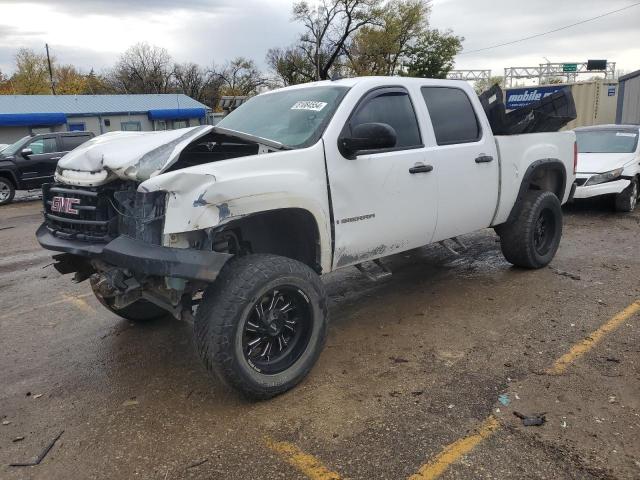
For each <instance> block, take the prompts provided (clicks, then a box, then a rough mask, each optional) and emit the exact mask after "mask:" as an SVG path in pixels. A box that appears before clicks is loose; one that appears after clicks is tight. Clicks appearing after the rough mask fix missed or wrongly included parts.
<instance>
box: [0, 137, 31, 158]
mask: <svg viewBox="0 0 640 480" xmlns="http://www.w3.org/2000/svg"><path fill="white" fill-rule="evenodd" d="M29 138H30V137H22V138H21V139H20V140H18V141H17V142H15V143H12V144H11V145H9V146H8V147H5V148H3V149H0V150H1V151H0V153H1V154H2V155H6V156H10V155H15V154H16V153H18V150H20V148H21V147H22V145H23V144H24V142H25V141H26V140H27V139H29Z"/></svg>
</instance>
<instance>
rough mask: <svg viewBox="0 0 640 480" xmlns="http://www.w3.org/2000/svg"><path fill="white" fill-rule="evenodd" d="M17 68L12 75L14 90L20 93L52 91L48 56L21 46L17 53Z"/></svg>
mask: <svg viewBox="0 0 640 480" xmlns="http://www.w3.org/2000/svg"><path fill="white" fill-rule="evenodd" d="M15 61H16V70H15V73H14V74H13V76H12V77H11V83H12V85H13V90H14V91H15V93H16V94H19V95H38V94H47V93H51V85H50V83H49V68H48V66H47V57H46V55H44V54H37V53H36V52H34V51H33V50H31V49H30V48H21V49H19V50H18V52H17V53H16V57H15Z"/></svg>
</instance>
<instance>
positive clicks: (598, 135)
mask: <svg viewBox="0 0 640 480" xmlns="http://www.w3.org/2000/svg"><path fill="white" fill-rule="evenodd" d="M576 138H577V141H578V152H580V153H633V152H635V150H636V146H637V145H638V130H585V131H577V132H576Z"/></svg>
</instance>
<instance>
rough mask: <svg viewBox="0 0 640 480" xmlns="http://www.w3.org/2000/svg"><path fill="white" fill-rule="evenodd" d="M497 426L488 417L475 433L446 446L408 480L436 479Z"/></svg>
mask: <svg viewBox="0 0 640 480" xmlns="http://www.w3.org/2000/svg"><path fill="white" fill-rule="evenodd" d="M499 426H500V423H499V422H498V420H497V419H496V418H495V417H494V416H493V415H491V416H489V418H487V419H486V420H485V421H484V422H483V423H482V425H480V427H479V428H478V431H477V432H476V433H474V434H473V435H469V436H468V437H464V438H461V439H460V440H456V441H455V442H453V443H452V444H450V445H447V446H446V447H445V448H444V450H443V451H442V452H440V453H439V454H438V456H437V457H436V458H434V459H433V460H431V461H430V462H429V463H425V464H424V465H423V466H422V467H420V470H418V473H416V474H414V475H411V476H410V477H409V480H432V479H434V478H438V477H439V476H440V475H442V474H443V473H444V472H445V470H446V469H447V468H449V465H451V464H452V463H454V462H457V461H458V460H459V459H460V458H461V457H462V456H463V455H466V454H467V453H469V452H470V451H471V450H473V449H474V448H475V447H476V446H477V445H478V444H479V443H480V442H482V441H483V440H484V439H485V438H487V437H490V436H491V435H492V434H493V432H495V431H496V430H497V429H498V427H499Z"/></svg>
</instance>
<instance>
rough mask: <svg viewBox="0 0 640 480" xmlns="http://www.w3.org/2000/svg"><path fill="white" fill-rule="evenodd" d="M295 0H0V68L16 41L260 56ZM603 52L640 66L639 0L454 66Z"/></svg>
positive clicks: (584, 4)
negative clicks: (144, 43)
mask: <svg viewBox="0 0 640 480" xmlns="http://www.w3.org/2000/svg"><path fill="white" fill-rule="evenodd" d="M636 2H637V0H530V1H528V2H520V1H517V0H486V1H483V2H480V1H478V0H433V1H432V14H431V25H432V26H433V27H437V28H441V29H447V28H451V29H452V30H453V31H454V32H455V33H456V34H458V35H461V36H463V37H465V41H464V44H463V45H464V48H465V50H467V51H468V50H474V49H477V48H483V47H487V46H491V45H494V44H498V43H502V42H508V41H511V40H516V39H518V38H522V37H524V36H528V35H533V34H537V33H541V32H545V31H548V30H552V29H554V28H559V27H562V26H564V25H568V24H571V23H575V22H578V21H580V20H584V19H587V18H590V17H594V16H596V15H600V14H603V13H605V12H608V11H611V10H615V9H618V8H622V7H624V6H627V5H631V4H633V3H636ZM292 3H293V2H292V0H82V1H79V0H48V1H47V0H32V1H30V2H29V1H24V0H0V70H2V71H3V72H7V73H9V72H11V70H12V65H13V56H14V54H15V51H16V49H17V48H18V47H21V46H25V47H31V48H34V49H36V50H39V51H44V43H45V42H48V43H49V46H50V48H51V49H52V51H53V54H54V55H55V56H56V58H57V59H58V61H59V62H60V63H72V64H75V65H77V66H79V67H81V68H82V69H84V70H88V69H90V68H92V67H93V68H95V69H96V71H101V70H102V69H104V68H106V67H108V66H110V65H112V64H113V63H114V62H115V60H116V59H117V57H118V55H119V54H120V53H121V52H122V51H123V50H125V49H126V48H127V47H128V46H130V45H132V44H134V43H136V42H141V41H147V42H149V43H152V44H155V45H160V46H163V47H165V48H167V49H168V50H169V52H170V53H171V55H172V56H173V57H174V58H175V59H176V60H177V61H180V62H182V61H194V62H197V63H200V64H203V65H207V64H211V63H212V62H214V61H215V62H216V63H223V62H224V61H225V60H227V59H230V58H233V57H235V56H239V55H242V56H246V57H249V58H253V59H255V60H256V61H257V62H258V63H259V64H260V65H261V66H263V65H264V56H265V53H266V51H267V49H268V48H269V47H273V46H284V45H287V44H289V43H291V42H293V40H294V39H295V37H296V34H297V32H298V31H299V27H298V25H296V24H295V23H292V22H291V21H290V19H291V5H292ZM544 57H546V58H548V59H549V60H550V61H551V62H563V61H578V62H579V61H586V60H587V59H589V58H602V59H604V58H606V59H608V60H609V61H615V62H617V64H618V68H619V69H623V70H625V71H627V72H629V71H633V70H637V69H640V6H637V7H634V8H631V9H628V10H625V11H623V12H620V13H616V14H613V15H610V16H607V17H604V18H601V19H598V20H595V21H594V22H590V23H586V24H584V25H579V26H576V27H573V28H570V29H567V30H563V31H561V32H557V33H553V34H550V35H546V36H543V37H540V38H537V39H534V40H528V41H525V42H522V43H517V44H515V45H511V46H507V47H501V48H495V49H492V50H488V51H483V52H479V53H475V54H473V53H472V54H465V53H464V51H463V53H462V54H461V55H459V56H458V57H457V59H456V68H460V69H471V68H482V69H491V70H492V71H493V74H494V75H501V74H502V73H503V69H504V68H505V67H508V66H529V65H538V64H539V63H543V62H546V60H545V58H544Z"/></svg>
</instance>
